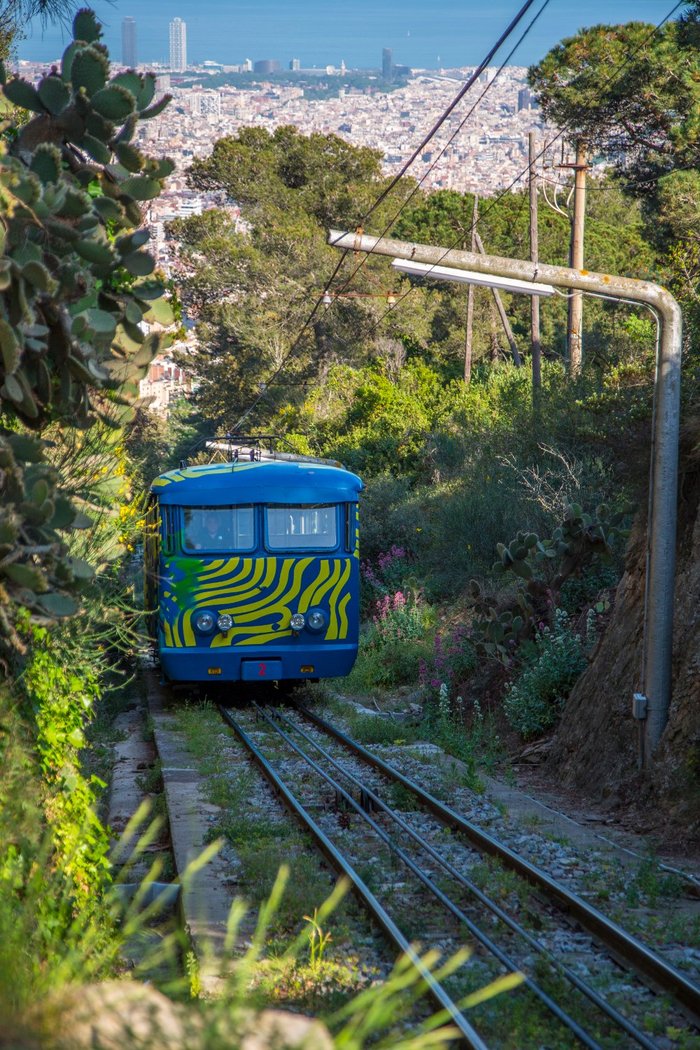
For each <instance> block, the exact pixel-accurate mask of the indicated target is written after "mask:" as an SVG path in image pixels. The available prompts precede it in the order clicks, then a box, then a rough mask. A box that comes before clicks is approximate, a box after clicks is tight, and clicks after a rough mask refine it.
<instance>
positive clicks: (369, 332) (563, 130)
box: [236, 0, 685, 429]
mask: <svg viewBox="0 0 700 1050" xmlns="http://www.w3.org/2000/svg"><path fill="white" fill-rule="evenodd" d="M684 2H685V0H677V2H676V3H675V4H674V5H673V7H672V8H671V9H670V11H669V12H668V13H667V14H666V15H665V16H664V18H662V19H661V21H660V22H659V23H657V25H656V26H654V28H653V30H652V31H651V33H649V34H648V36H646V37H645V38H644V40H643V41H642V42H641V43H640V44H639V45H638V46H637V47H636V48H635V49H634V50H633V51H631V52H630V53H629V54H628V55H627V56H626V58H625V59H624V61H623V62H621V63H620V65H619V66H618V67H617V69H616V70H615V71H614V73H612V74H611V75H610V76H609V77H608V78H607V79H606V80H604V81H603V83H602V86H609V85H610V84H613V83H615V81H616V80H618V79H619V78H620V75H621V73H622V71H623V70H624V69H625V68H626V66H627V65H629V63H630V62H631V61H632V59H633V58H634V56H635V55H636V54H638V53H639V51H641V50H642V48H644V47H645V46H646V45H647V44H648V43H649V41H650V40H651V39H652V38H653V37H654V36H655V35H656V34H657V33H658V31H659V30H660V29H661V28H662V26H664V25H665V24H666V22H668V21H669V19H670V18H672V16H673V15H674V14H675V13H676V11H677V10H678V9H679V8H681V7H682V6H683V4H684ZM528 6H531V5H528ZM544 6H546V4H545V5H544ZM544 6H543V8H542V9H541V10H540V12H539V13H538V15H537V16H536V18H537V17H539V14H541V13H542V11H543V10H544ZM523 13H525V12H524V11H523ZM536 18H535V19H533V22H532V23H531V24H530V26H528V29H527V30H526V33H527V32H529V29H530V28H531V26H532V25H533V24H534V21H536ZM512 24H513V23H511V25H512ZM524 35H526V34H524ZM521 39H524V36H523V38H521ZM519 43H520V41H519ZM471 79H472V78H470V80H471ZM463 93H464V91H463V92H462V94H461V95H460V98H461V97H462V96H463ZM448 108H449V107H448ZM453 108H454V105H453V106H452V109H453ZM451 111H452V110H451V109H450V110H449V112H451ZM449 112H448V111H447V110H446V111H445V112H444V114H443V117H444V119H447V116H449ZM444 119H441V120H440V121H439V122H438V123H436V125H434V127H433V129H432V131H431V134H434V133H435V132H436V131H437V130H438V128H439V126H441V124H442V123H444ZM568 130H570V128H568V127H564V128H561V129H560V130H559V132H558V133H557V134H556V135H555V137H554V138H553V139H552V140H551V141H548V142H547V143H545V145H544V146H543V148H542V149H541V150H540V152H539V153H538V154H537V155H536V156H535V158H534V160H535V162H536V161H538V160H540V159H541V158H542V157H543V156H544V154H545V153H546V151H547V150H548V149H551V147H552V146H553V145H554V143H556V142H557V141H559V140H560V139H561V138H562V137H563V135H564V134H565V133H566V132H567V131H568ZM427 141H429V137H428V138H427V139H425V140H424V143H425V144H427ZM421 148H424V145H423V146H421ZM419 153H420V149H418V150H417V151H414V156H413V159H415V157H416V156H418V154H419ZM529 168H530V164H528V166H527V167H526V168H524V169H523V170H522V171H520V172H519V173H518V174H517V175H516V176H515V178H513V179H512V180H511V182H510V183H509V184H508V185H507V186H506V187H505V188H504V189H503V190H502V191H501V193H499V194H498V195H497V196H496V197H495V198H493V200H492V201H491V202H490V203H489V205H488V206H487V208H486V209H485V210H484V211H483V212H482V213H481V216H480V218H481V219H483V218H484V217H485V216H486V215H488V214H489V213H490V212H491V211H492V210H493V209H494V208H495V207H496V205H497V204H499V203H500V201H501V200H502V199H503V198H504V197H505V196H506V194H507V193H509V192H510V191H511V190H512V189H513V187H514V186H515V185H517V183H518V182H519V181H520V180H521V179H522V178H524V176H525V175H526V174H527V172H528V170H529ZM397 181H398V177H396V178H394V179H393V180H392V187H393V186H395V185H396V183H397ZM387 189H389V188H387ZM385 197H386V193H385V192H383V193H382V194H381V195H380V198H378V199H377V201H375V203H374V204H373V205H372V207H371V208H370V209H369V211H368V212H367V213H366V216H369V215H370V214H371V213H372V212H373V211H374V210H375V208H376V207H377V205H378V203H379V201H380V200H381V199H384V198H385ZM401 210H403V206H402V208H401V209H399V212H397V214H396V216H395V217H394V219H393V220H392V223H391V224H390V226H391V225H393V223H394V222H395V221H396V218H397V217H398V214H400V212H401ZM390 226H389V227H388V228H390ZM462 236H463V234H462V235H461V237H460V238H458V239H457V240H455V241H454V242H453V243H452V244H451V245H449V246H448V247H447V248H446V249H445V252H444V254H443V256H442V257H441V258H444V257H445V255H447V254H448V252H450V251H451V250H452V249H453V248H456V247H457V246H458V243H459V240H461V239H462ZM346 254H348V253H347V252H343V255H342V257H341V261H342V259H344V257H345V255H346ZM370 254H371V253H365V254H364V255H363V259H362V260H361V262H360V263H359V264H358V265H357V266H356V268H355V269H354V270H353V272H352V274H351V275H350V278H349V279H350V280H351V279H352V277H354V276H355V274H356V273H357V272H358V271H359V270H360V269H361V267H362V266H363V265H364V264H365V263H366V260H367V258H368V257H369V255H370ZM439 262H440V260H438V261H437V262H436V263H433V266H432V267H431V269H432V268H433V267H434V266H437V265H439ZM339 270H340V265H338V266H336V267H335V269H334V271H333V274H332V275H331V277H330V279H329V280H328V281H327V282H326V285H325V287H324V289H323V292H322V293H321V295H320V296H319V298H318V300H317V302H316V304H315V305H314V308H313V310H312V312H311V314H310V315H309V317H308V318H307V320H306V321H305V323H304V325H303V327H302V329H301V331H300V332H299V334H298V336H297V337H296V338H295V340H294V342H293V343H292V346H291V347H290V349H289V351H288V352H287V354H286V355H285V357H284V358H283V360H282V361H281V363H280V365H279V366H278V368H277V369H276V370H275V372H274V373H273V375H272V376H271V377H270V380H268V382H267V383H266V385H265V388H264V390H261V392H260V393H259V394H258V396H257V397H256V398H255V400H254V401H253V403H252V404H251V406H250V407H249V408H248V409H247V411H246V412H245V413H244V415H243V416H242V417H241V418H240V420H239V421H238V423H237V424H236V429H238V427H239V426H240V425H241V424H242V423H243V422H244V421H245V420H246V419H247V418H248V416H249V415H250V414H251V413H252V412H253V411H254V409H255V408H256V407H257V405H258V404H259V403H260V401H261V400H262V398H263V397H264V396H265V394H266V393H267V392H268V391H269V389H270V386H271V385H272V384H273V383H274V382H275V380H276V379H277V377H278V376H279V375H280V374H281V373H282V371H283V370H284V368H285V366H286V364H287V362H288V361H289V360H290V358H291V357H292V355H293V353H294V352H295V350H296V348H297V346H298V345H299V342H300V340H301V337H302V335H303V334H304V332H305V331H306V329H307V328H308V326H309V324H310V323H311V320H312V319H313V317H314V316H315V315H316V312H317V310H318V307H319V306H320V304H321V303H322V301H323V297H324V296H325V295H326V293H327V292H328V291H329V290H330V287H331V285H332V283H333V281H334V279H335V277H336V276H337V274H338V272H339ZM429 276H430V272H429V271H428V272H427V273H426V274H425V275H424V277H423V278H421V281H424V280H425V279H426V278H428V277H429ZM414 287H415V285H414V284H412V285H411V286H410V287H409V288H408V289H407V290H406V291H405V292H404V293H403V295H401V296H399V297H398V298H397V299H396V301H395V302H394V303H392V304H391V305H390V306H388V307H387V309H386V310H385V311H384V313H382V314H381V316H380V317H379V318H378V319H377V320H376V321H374V322H373V323H372V324H371V326H370V327H369V328H368V329H367V330H366V333H365V334H366V335H367V336H371V335H372V334H373V333H374V332H375V331H376V330H377V328H378V327H379V325H380V324H381V323H382V322H383V321H384V320H385V318H386V317H387V316H388V315H389V314H390V313H391V312H392V311H393V310H395V309H396V307H397V306H398V305H399V304H400V303H402V302H403V301H404V299H406V297H407V296H408V295H410V294H411V292H412V291H413V288H414ZM331 307H332V304H331V305H330V306H328V307H327V309H330V308H331Z"/></svg>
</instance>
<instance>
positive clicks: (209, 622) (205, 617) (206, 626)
mask: <svg viewBox="0 0 700 1050" xmlns="http://www.w3.org/2000/svg"><path fill="white" fill-rule="evenodd" d="M215 623H216V620H215V619H214V613H210V612H199V613H197V615H196V616H195V618H194V625H195V627H196V628H197V630H198V631H200V632H201V634H209V632H210V631H213V630H214V624H215Z"/></svg>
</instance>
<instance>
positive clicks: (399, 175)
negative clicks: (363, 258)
mask: <svg viewBox="0 0 700 1050" xmlns="http://www.w3.org/2000/svg"><path fill="white" fill-rule="evenodd" d="M534 2H535V0H526V2H525V3H524V4H523V6H522V7H521V8H520V10H519V11H518V13H517V15H516V16H515V18H513V20H512V21H511V23H510V25H509V26H508V27H507V28H506V29H504V31H503V32H502V33H501V35H500V37H499V38H498V40H497V41H496V43H495V44H494V45H493V47H492V48H491V50H490V51H489V53H488V54H487V55H486V57H485V58H483V59H482V61H481V62H480V63H479V65H478V66H477V67H476V69H475V70H474V72H473V73H472V75H471V76H470V77H469V78H468V79H467V82H466V83H465V84H464V85H463V86H462V87H461V88H460V90H459V91H458V92H457V94H456V95H455V97H454V98H453V99H452V101H451V102H450V104H449V106H447V108H446V109H445V110H443V112H442V114H441V115H440V116H439V117H438V119H437V120H436V121H435V123H434V124H433V126H432V128H431V129H430V131H429V132H428V134H427V135H426V136H425V138H424V139H423V141H422V142H421V143H420V145H418V146H416V148H415V150H414V151H413V153H412V154H411V156H410V157H409V158H408V160H407V161H406V163H405V164H404V165H403V167H402V168H401V170H400V171H399V172H398V173H397V174H396V175H395V176H394V178H393V179H392V180H391V182H390V183H389V185H388V186H387V187H386V188H385V189H384V190H383V191H382V192H381V193H380V194H379V196H378V197H377V199H376V201H375V202H374V204H373V205H372V207H371V208H370V209H369V211H368V212H366V213H365V215H364V216H363V218H362V221H361V224H360V225H362V226H364V224H365V223H366V222H367V219H368V218H369V217H370V215H371V214H372V212H374V211H376V209H377V208H378V207H379V205H380V204H381V203H382V201H383V200H384V199H385V197H387V196H388V195H389V194H390V193H391V191H392V190H393V188H394V186H396V184H397V183H398V182H399V181H400V180H401V179H402V178H403V176H404V175H405V174H406V172H407V171H408V169H409V168H410V167H411V165H412V164H413V162H414V160H415V159H416V157H417V156H418V155H419V154H420V153H422V152H423V150H424V149H425V147H426V146H427V145H428V143H429V142H430V140H431V139H432V138H433V136H434V135H435V134H436V133H437V131H438V130H439V129H440V128H441V127H442V125H443V124H444V123H445V121H446V120H447V118H448V117H449V115H450V113H452V111H453V110H454V108H455V107H456V106H457V105H459V103H460V102H461V101H462V99H463V98H464V96H465V95H466V93H467V91H469V88H470V87H471V86H472V85H473V84H475V83H476V81H477V80H478V79H479V77H480V76H481V74H482V73H483V72H484V70H485V69H486V68H487V67H488V64H489V62H490V61H491V59H492V58H493V56H494V55H495V54H496V52H497V51H499V50H500V48H501V45H502V44H503V43H504V42H505V41H506V40H507V39H508V37H509V36H510V34H511V33H512V32H513V30H514V29H515V27H516V26H517V24H518V22H520V21H521V20H522V19H523V18H524V17H525V15H526V14H527V12H528V9H529V8H530V7H532V5H533V4H534Z"/></svg>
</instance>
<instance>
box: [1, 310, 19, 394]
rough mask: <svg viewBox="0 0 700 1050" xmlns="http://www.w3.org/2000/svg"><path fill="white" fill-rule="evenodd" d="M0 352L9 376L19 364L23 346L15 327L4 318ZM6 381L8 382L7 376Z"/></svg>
mask: <svg viewBox="0 0 700 1050" xmlns="http://www.w3.org/2000/svg"><path fill="white" fill-rule="evenodd" d="M0 353H1V354H2V363H3V367H4V369H5V376H6V377H8V376H10V375H11V374H12V372H14V371H15V369H16V368H17V366H18V365H19V362H20V356H21V348H20V345H19V341H18V339H17V336H16V334H15V330H14V328H13V327H12V326H11V325H10V324H8V323H7V321H6V320H5V319H4V318H0ZM5 382H7V378H6V380H5ZM13 400H14V399H13Z"/></svg>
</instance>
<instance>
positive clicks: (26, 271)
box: [22, 262, 56, 292]
mask: <svg viewBox="0 0 700 1050" xmlns="http://www.w3.org/2000/svg"><path fill="white" fill-rule="evenodd" d="M22 277H23V278H24V280H25V281H29V283H30V284H32V285H34V287H35V288H38V289H39V291H41V292H52V291H54V290H55V288H56V282H55V281H54V279H53V277H52V276H51V274H50V273H49V271H48V270H47V269H46V267H45V266H44V264H43V263H40V262H28V263H27V265H26V266H23V267H22Z"/></svg>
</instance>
